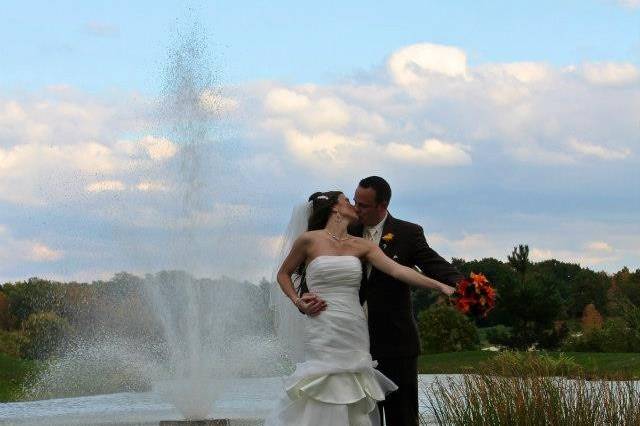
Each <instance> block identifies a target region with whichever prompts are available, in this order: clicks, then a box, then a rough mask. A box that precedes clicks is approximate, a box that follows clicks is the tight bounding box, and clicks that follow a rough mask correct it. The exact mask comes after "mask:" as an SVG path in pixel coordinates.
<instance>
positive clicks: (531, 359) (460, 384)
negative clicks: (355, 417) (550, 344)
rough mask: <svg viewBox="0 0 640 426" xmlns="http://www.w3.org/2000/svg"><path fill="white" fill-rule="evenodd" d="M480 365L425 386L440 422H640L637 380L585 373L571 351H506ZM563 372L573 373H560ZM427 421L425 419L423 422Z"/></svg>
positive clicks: (580, 425)
mask: <svg viewBox="0 0 640 426" xmlns="http://www.w3.org/2000/svg"><path fill="white" fill-rule="evenodd" d="M476 370H477V371H476V372H475V373H474V374H468V375H464V376H462V377H459V378H457V379H456V378H452V377H448V378H444V379H442V380H441V379H437V380H436V381H435V382H434V383H433V385H432V386H431V388H430V389H428V390H425V395H424V396H425V397H426V399H427V400H428V401H429V403H430V406H431V407H432V408H431V413H430V414H431V415H432V416H433V417H434V418H435V421H436V423H437V424H439V425H460V426H463V425H464V426H466V425H471V426H473V425H478V426H479V425H488V424H490V425H496V426H502V425H505V426H506V425H523V426H525V425H526V426H538V425H540V426H543V425H548V424H552V425H559V426H564V425H566V426H569V425H571V426H591V425H605V424H606V425H613V424H615V425H625V426H626V425H638V424H640V389H639V388H638V383H637V382H633V381H628V380H627V381H606V380H593V379H592V378H589V377H585V376H583V375H580V373H578V372H577V371H578V370H581V367H579V366H578V364H577V363H576V362H575V360H574V359H573V358H571V357H569V356H566V355H559V356H555V357H554V356H550V355H531V354H528V353H523V352H520V353H518V352H505V353H501V354H499V355H497V356H494V357H492V358H491V359H489V360H488V361H485V362H482V363H481V364H480V366H479V367H476ZM563 373H568V374H571V375H572V377H571V378H569V379H567V378H560V377H557V376H558V375H560V374H563ZM426 421H427V419H426V418H424V419H422V422H423V424H425V423H426Z"/></svg>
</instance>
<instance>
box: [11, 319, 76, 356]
mask: <svg viewBox="0 0 640 426" xmlns="http://www.w3.org/2000/svg"><path fill="white" fill-rule="evenodd" d="M22 331H23V334H24V337H25V338H26V340H27V341H26V343H25V345H24V346H23V348H22V354H23V356H24V357H26V358H30V359H47V358H49V357H50V356H51V355H53V354H54V353H55V351H56V350H57V349H58V347H59V345H60V344H61V343H62V342H63V340H64V339H66V338H68V337H69V335H70V334H71V327H70V325H69V321H67V320H66V319H64V318H61V317H60V316H58V315H57V314H56V313H55V312H37V313H34V314H31V315H29V318H27V320H26V321H24V322H23V324H22Z"/></svg>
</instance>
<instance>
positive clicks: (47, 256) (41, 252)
mask: <svg viewBox="0 0 640 426" xmlns="http://www.w3.org/2000/svg"><path fill="white" fill-rule="evenodd" d="M63 254H64V253H63V252H62V251H61V250H54V249H52V248H50V247H47V246H46V245H44V244H42V243H34V244H33V245H32V246H31V251H30V254H29V258H30V259H31V260H34V261H36V262H52V261H55V260H59V259H61V258H62V256H63Z"/></svg>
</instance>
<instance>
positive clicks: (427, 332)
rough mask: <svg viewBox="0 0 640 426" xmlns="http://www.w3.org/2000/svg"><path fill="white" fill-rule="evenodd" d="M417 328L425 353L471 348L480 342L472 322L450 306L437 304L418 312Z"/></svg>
mask: <svg viewBox="0 0 640 426" xmlns="http://www.w3.org/2000/svg"><path fill="white" fill-rule="evenodd" d="M418 329H419V331H420V339H421V342H422V350H423V351H424V352H426V353H437V352H457V351H465V350H471V349H475V348H476V347H477V346H478V344H479V342H480V339H479V336H478V329H477V328H476V326H475V325H474V324H473V322H472V321H471V320H470V319H469V318H467V317H466V316H464V315H463V314H461V313H460V312H459V311H458V310H456V309H455V308H452V307H451V306H445V305H437V306H432V307H430V308H429V309H426V310H424V311H422V312H420V314H419V315H418Z"/></svg>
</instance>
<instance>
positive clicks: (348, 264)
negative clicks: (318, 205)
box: [265, 256, 397, 426]
mask: <svg viewBox="0 0 640 426" xmlns="http://www.w3.org/2000/svg"><path fill="white" fill-rule="evenodd" d="M361 277H362V264H361V263H360V259H358V258H357V257H355V256H319V257H317V258H315V259H313V260H312V261H311V262H310V263H309V265H308V266H307V271H306V280H307V285H308V287H309V291H311V292H315V293H317V294H318V295H319V296H320V297H321V298H323V299H324V300H325V301H326V302H327V309H326V310H325V311H323V312H321V313H320V314H319V315H317V316H315V317H306V316H302V315H301V316H300V321H304V326H305V341H304V362H302V363H299V364H297V366H296V369H295V372H294V373H293V374H292V375H291V376H289V377H287V378H286V380H285V395H283V397H282V399H281V401H280V403H279V404H278V406H277V407H276V409H275V410H274V412H273V413H271V415H270V416H269V417H268V418H267V419H266V421H265V426H283V425H295V426H343V425H344V426H347V425H349V426H365V425H366V426H372V425H373V426H377V425H379V424H380V421H379V417H378V409H377V402H378V401H382V400H384V398H385V395H386V394H387V393H389V392H392V391H394V390H396V389H397V386H396V385H395V384H394V383H393V382H392V381H391V380H389V379H388V378H387V377H386V376H384V375H383V374H382V373H380V372H379V371H378V370H376V369H375V368H374V367H375V366H376V363H375V362H374V361H373V360H372V359H371V355H370V353H369V330H368V327H367V320H366V317H365V314H364V311H363V309H362V306H360V302H359V297H358V290H359V288H360V280H361Z"/></svg>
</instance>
